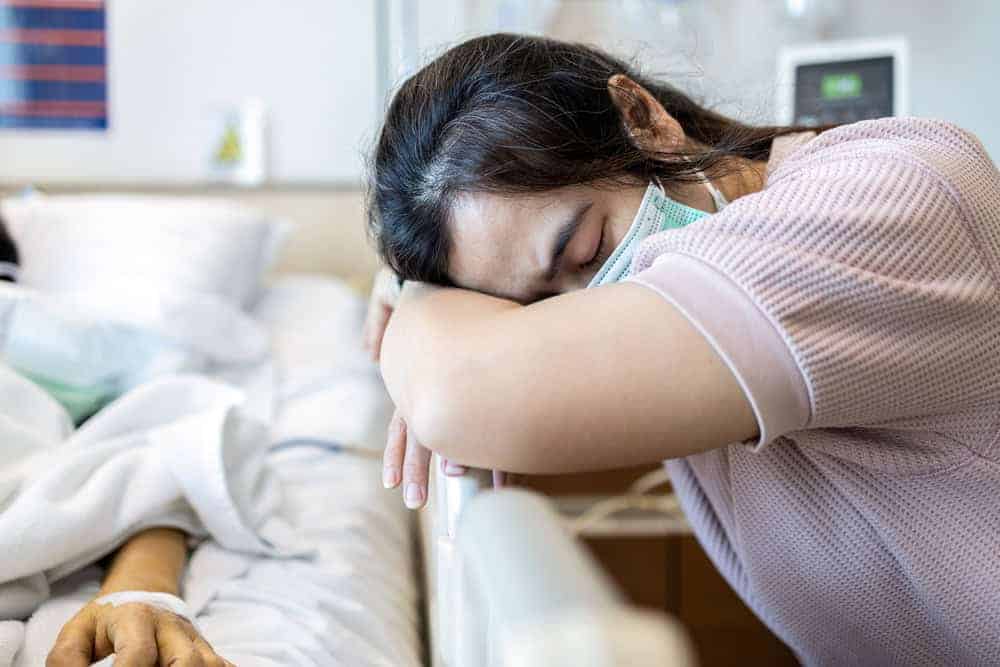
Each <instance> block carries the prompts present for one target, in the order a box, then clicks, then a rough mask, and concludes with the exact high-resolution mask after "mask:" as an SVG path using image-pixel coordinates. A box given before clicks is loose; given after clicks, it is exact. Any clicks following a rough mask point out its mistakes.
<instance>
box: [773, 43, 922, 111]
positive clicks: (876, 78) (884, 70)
mask: <svg viewBox="0 0 1000 667" xmlns="http://www.w3.org/2000/svg"><path fill="white" fill-rule="evenodd" d="M908 60H909V59H908V49H907V43H906V40H905V39H904V38H902V37H892V38H886V39H875V40H863V41H846V42H818V43H814V44H808V45H798V46H789V47H785V48H783V49H782V50H781V52H780V54H779V56H778V98H777V108H776V112H777V114H776V115H777V121H778V123H780V124H782V125H805V126H817V125H831V124H835V123H853V122H856V121H859V120H867V119H870V118H883V117H885V116H903V115H906V114H907V113H909V108H908V107H909V90H908V67H909V65H908Z"/></svg>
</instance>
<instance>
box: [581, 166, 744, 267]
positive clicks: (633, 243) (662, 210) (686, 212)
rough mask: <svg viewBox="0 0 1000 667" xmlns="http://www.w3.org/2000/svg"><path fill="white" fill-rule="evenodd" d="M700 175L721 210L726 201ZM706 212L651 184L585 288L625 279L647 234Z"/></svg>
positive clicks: (676, 226) (683, 224) (693, 219)
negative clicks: (622, 234) (626, 225)
mask: <svg viewBox="0 0 1000 667" xmlns="http://www.w3.org/2000/svg"><path fill="white" fill-rule="evenodd" d="M702 178H703V179H704V183H705V187H706V188H708V191H709V193H710V194H711V195H712V201H714V202H715V210H716V212H718V211H721V210H722V209H723V208H724V207H725V206H726V205H727V204H728V203H729V202H727V201H726V198H725V197H724V196H723V195H722V193H721V192H719V190H718V189H717V188H716V187H715V186H714V185H713V184H712V182H711V181H709V180H708V179H707V178H705V176H704V174H702ZM709 215H711V214H710V213H708V212H707V211H702V210H700V209H697V208H692V207H690V206H686V205H684V204H682V203H680V202H678V201H674V200H673V199H671V198H670V197H668V196H667V194H666V193H665V192H664V191H663V188H662V187H660V185H659V184H658V183H650V184H649V187H647V188H646V194H645V196H644V197H643V198H642V204H640V205H639V212H638V213H636V215H635V220H633V221H632V226H631V227H629V230H628V232H627V233H626V234H625V237H624V238H623V239H622V241H621V243H619V244H618V247H617V248H615V250H614V252H612V253H611V256H610V257H608V259H607V261H606V262H604V264H603V265H602V266H601V268H600V269H599V270H598V271H597V273H596V274H594V277H593V278H592V279H591V281H590V284H589V285H587V287H597V286H598V285H607V284H610V283H616V282H619V281H620V280H624V279H625V278H628V276H629V273H630V272H631V267H632V257H633V256H634V255H635V251H636V248H638V247H639V244H640V243H642V242H643V241H644V240H646V238H647V237H649V236H652V235H653V234H657V233H659V232H662V231H666V230H668V229H680V228H682V227H687V226H688V225H690V224H691V223H692V222H697V221H698V220H701V219H702V218H705V217H708V216H709Z"/></svg>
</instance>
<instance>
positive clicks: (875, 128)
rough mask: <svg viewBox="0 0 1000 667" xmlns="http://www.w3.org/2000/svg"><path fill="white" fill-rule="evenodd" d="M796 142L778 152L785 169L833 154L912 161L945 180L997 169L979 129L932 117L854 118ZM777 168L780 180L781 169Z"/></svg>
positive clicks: (877, 160) (811, 165)
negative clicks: (790, 148)
mask: <svg viewBox="0 0 1000 667" xmlns="http://www.w3.org/2000/svg"><path fill="white" fill-rule="evenodd" d="M792 136H793V137H795V136H799V135H792ZM794 148H795V149H794V150H793V151H787V150H786V151H785V154H784V155H779V156H778V157H779V159H781V163H780V167H781V170H780V171H782V172H786V173H787V172H791V171H798V170H801V169H809V168H820V167H822V166H823V164H824V163H827V162H829V161H831V160H850V161H854V162H856V163H857V164H858V165H859V166H862V165H864V164H865V163H873V164H885V163H890V164H892V163H894V164H896V165H905V164H909V165H912V166H918V167H922V168H924V169H925V170H927V172H928V175H935V176H938V177H942V178H944V179H946V180H953V179H956V178H959V179H960V178H961V177H963V176H965V175H967V174H968V173H969V171H970V170H973V171H977V170H978V171H981V172H986V173H988V172H991V171H992V172H994V173H995V172H996V166H995V165H994V164H993V163H992V161H991V160H990V157H989V155H988V154H987V152H986V149H985V148H984V147H983V144H982V142H981V141H980V140H979V138H978V137H976V135H974V134H973V133H972V132H969V131H968V130H966V129H964V128H962V127H960V126H959V125H956V124H955V123H951V122H948V121H944V120H937V119H933V118H916V117H900V118H880V119H877V120H865V121H860V122H857V123H850V124H848V125H841V126H839V127H835V128H833V129H830V130H827V131H825V132H822V133H821V134H818V135H813V136H812V137H811V138H810V140H808V141H799V142H798V143H797V144H796V145H795V147H794ZM776 166H777V165H775V167H776ZM773 171H774V172H775V174H774V175H775V177H776V179H775V180H777V178H778V177H780V174H779V173H778V169H776V168H774V169H773ZM984 175H985V174H984Z"/></svg>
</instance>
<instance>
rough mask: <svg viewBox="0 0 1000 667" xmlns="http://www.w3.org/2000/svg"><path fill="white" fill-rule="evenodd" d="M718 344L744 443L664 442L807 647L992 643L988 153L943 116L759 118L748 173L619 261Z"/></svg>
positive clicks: (682, 480) (999, 393) (745, 570)
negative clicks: (760, 168)
mask: <svg viewBox="0 0 1000 667" xmlns="http://www.w3.org/2000/svg"><path fill="white" fill-rule="evenodd" d="M630 280H632V281H634V282H637V283H639V284H642V285H645V286H647V287H649V288H651V289H653V290H655V291H656V292H658V293H659V294H661V295H662V296H663V298H665V299H667V300H668V301H669V302H671V303H672V304H673V305H674V306H675V307H677V308H678V309H680V310H681V311H682V312H683V313H684V314H685V315H686V316H687V317H688V319H690V320H691V321H692V323H694V325H695V326H696V327H698V329H699V330H700V331H701V332H702V333H703V334H704V335H705V336H706V338H707V339H708V340H709V341H710V342H711V344H712V345H713V346H714V347H715V349H716V351H717V353H718V354H719V355H720V356H721V357H722V358H723V359H724V360H725V362H726V363H727V364H728V365H729V367H730V368H731V370H732V371H733V373H734V374H735V375H736V377H737V378H738V380H739V382H740V384H741V386H742V387H743V389H744V391H745V392H746V395H747V397H748V398H749V400H750V402H751V404H752V406H753V409H754V412H755V414H756V416H757V421H758V424H759V428H760V438H759V441H758V442H755V443H745V444H739V443H738V444H734V445H730V446H729V447H726V448H723V449H719V450H715V451H712V452H708V453H706V454H699V455H696V456H691V457H687V458H685V459H679V460H675V461H670V462H668V468H669V469H670V471H671V475H672V478H673V480H674V485H675V489H676V490H677V493H678V494H679V496H680V497H681V501H682V503H683V505H684V507H685V510H686V511H687V513H688V517H689V519H690V521H691V523H692V526H693V528H694V530H695V532H696V534H697V535H698V537H699V539H700V541H701V542H702V544H703V546H704V547H705V548H706V550H707V551H708V553H709V555H710V556H711V557H712V558H713V560H714V562H715V564H716V565H717V566H718V567H719V569H720V570H721V571H722V573H723V574H724V575H725V576H726V577H727V579H728V580H729V582H730V584H731V585H733V587H734V588H735V589H736V590H737V591H738V592H739V593H740V594H741V595H742V597H743V598H744V599H745V600H746V601H747V602H748V604H750V606H751V607H753V608H754V609H755V611H756V612H757V613H758V615H760V616H761V617H762V618H763V619H764V620H765V622H767V623H768V624H769V625H770V626H771V628H772V629H773V630H774V631H775V632H776V633H777V634H778V635H779V636H780V637H782V638H783V639H784V640H785V641H786V642H787V643H788V644H789V646H791V647H792V649H793V650H795V651H796V653H797V654H798V655H799V657H800V659H802V660H803V661H804V662H806V663H807V664H829V665H843V664H872V665H885V664H906V665H915V664H934V665H938V664H953V665H957V664H970V665H971V664H989V663H1000V631H998V628H1000V174H998V172H997V169H996V167H995V166H994V164H993V163H992V162H991V161H990V159H989V157H988V156H987V154H986V152H985V150H984V149H983V147H982V145H981V144H980V142H979V141H978V140H977V139H976V138H975V137H974V136H972V135H971V134H969V133H968V132H965V131H963V130H961V129H959V128H957V127H955V126H954V125H951V124H948V123H944V122H939V121H933V120H923V119H915V118H905V119H885V120H878V121H865V122H861V123H855V124H852V125H848V126H844V127H840V128H837V129H834V130H830V131H827V132H824V133H822V134H821V135H819V136H816V135H813V134H811V133H810V134H805V135H794V136H791V137H785V138H782V139H778V140H776V142H775V146H774V149H773V151H772V158H771V160H770V162H769V163H768V174H767V183H766V186H765V188H764V189H763V190H762V191H761V192H759V193H756V194H753V195H749V196H746V197H742V198H740V199H738V200H737V201H735V202H733V203H732V204H730V205H729V206H728V207H727V208H726V209H724V210H723V211H722V212H720V213H718V214H716V215H713V216H710V217H709V218H706V219H704V220H702V221H699V222H697V223H695V224H693V225H691V226H689V227H686V228H684V229H681V230H672V231H666V232H662V233H660V234H657V235H655V236H652V237H650V238H649V239H647V240H646V241H645V242H644V243H643V244H642V246H640V248H639V251H638V252H637V254H636V257H635V259H634V263H633V277H632V278H631V279H630Z"/></svg>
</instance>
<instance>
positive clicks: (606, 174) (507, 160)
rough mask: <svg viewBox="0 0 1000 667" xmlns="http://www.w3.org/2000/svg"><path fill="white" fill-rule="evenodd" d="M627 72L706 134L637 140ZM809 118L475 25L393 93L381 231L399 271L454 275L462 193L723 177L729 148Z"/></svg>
mask: <svg viewBox="0 0 1000 667" xmlns="http://www.w3.org/2000/svg"><path fill="white" fill-rule="evenodd" d="M615 74H624V75H626V76H628V77H629V78H631V79H632V80H634V81H635V82H636V83H638V84H639V85H641V86H643V87H644V88H645V89H646V90H648V91H649V92H650V93H651V94H652V95H653V96H654V97H655V98H656V99H657V100H659V102H660V103H661V104H662V105H663V107H664V108H665V109H666V110H667V112H668V113H670V115H671V116H673V117H674V118H675V119H677V121H678V122H679V123H680V125H681V127H682V128H683V130H684V133H685V134H686V135H687V136H688V137H689V138H691V139H693V140H694V141H695V142H697V144H698V145H699V147H698V148H695V149H692V150H690V151H686V152H684V153H673V154H667V155H655V156H650V155H648V154H645V153H643V152H642V151H640V150H639V149H637V148H636V147H635V146H633V145H632V143H631V142H630V141H629V137H628V133H627V130H626V129H625V126H624V124H623V122H622V119H621V115H620V113H619V111H618V109H617V107H616V106H615V105H614V103H613V102H612V99H611V96H610V94H609V93H608V88H607V86H608V79H610V78H611V77H612V76H613V75H615ZM801 129H803V128H789V127H752V126H749V125H745V124H742V123H739V122H737V121H734V120H732V119H729V118H726V117H724V116H722V115H719V114H717V113H715V112H713V111H710V110H708V109H706V108H704V107H702V106H700V105H698V104H697V103H696V102H694V101H693V100H692V99H691V98H690V97H688V96H687V95H685V94H684V93H682V92H681V91H679V90H677V89H676V88H674V87H672V86H669V85H667V84H665V83H662V82H660V81H656V80H653V79H650V78H647V77H645V76H643V75H642V74H641V73H640V72H638V71H637V70H636V68H635V67H633V66H631V65H629V64H628V63H625V62H623V61H621V60H619V59H617V58H615V57H613V56H610V55H608V54H606V53H603V52H601V51H599V50H597V49H594V48H590V47H587V46H584V45H581V44H572V43H566V42H560V41H555V40H551V39H545V38H542V37H527V36H522V35H510V34H495V35H488V36H485V37H477V38H475V39H470V40H469V41H466V42H464V43H462V44H459V45H458V46H456V47H454V48H452V49H450V50H449V51H447V52H446V53H444V54H443V55H441V56H440V57H438V58H437V59H435V60H434V61H433V62H431V63H430V64H428V65H427V66H426V67H424V68H423V69H421V70H420V71H419V72H417V73H416V74H415V75H413V76H412V77H411V78H410V79H408V80H407V81H406V82H404V83H403V85H402V87H401V88H400V89H399V91H398V92H397V93H396V95H395V97H394V98H393V100H392V103H391V104H390V105H389V109H388V112H387V113H386V117H385V123H384V125H383V127H382V131H381V133H380V136H379V139H378V143H377V145H376V148H375V151H374V155H373V157H372V161H371V165H370V171H371V174H370V181H369V193H368V219H369V232H370V233H371V235H372V237H373V238H374V240H375V243H376V245H377V248H378V251H379V253H380V254H381V256H382V259H383V261H385V262H386V264H388V265H389V267H390V268H392V269H393V270H394V271H395V272H396V273H397V275H399V276H400V277H402V278H405V279H408V280H420V281H423V282H430V283H437V284H442V285H449V284H451V281H450V280H449V277H448V256H449V251H450V235H449V232H448V224H447V223H448V218H449V213H450V210H451V208H452V204H453V202H454V201H455V197H456V195H459V194H463V193H471V192H490V193H499V194H517V193H533V192H542V191H546V190H553V189H556V188H560V187H565V186H571V185H579V184H584V183H598V182H602V183H612V184H614V183H636V182H648V181H649V180H651V179H652V178H653V177H657V178H659V179H660V181H661V182H662V183H664V184H665V185H669V184H670V183H672V182H678V181H692V180H695V179H698V178H699V177H698V172H704V173H706V174H708V175H709V176H710V177H717V176H719V175H721V172H722V171H724V170H726V169H727V165H730V166H731V165H732V163H733V160H731V159H730V158H733V157H738V158H746V159H750V160H766V159H767V157H768V155H769V154H770V150H771V141H772V140H773V139H774V138H775V137H776V136H779V135H782V134H788V133H791V132H797V131H800V130H801Z"/></svg>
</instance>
